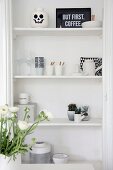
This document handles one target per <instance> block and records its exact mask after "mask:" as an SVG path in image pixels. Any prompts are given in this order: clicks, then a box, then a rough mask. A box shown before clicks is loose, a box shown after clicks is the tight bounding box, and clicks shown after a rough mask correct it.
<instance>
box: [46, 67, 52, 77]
mask: <svg viewBox="0 0 113 170" xmlns="http://www.w3.org/2000/svg"><path fill="white" fill-rule="evenodd" d="M53 72H54V65H47V66H46V75H48V76H52V75H53Z"/></svg>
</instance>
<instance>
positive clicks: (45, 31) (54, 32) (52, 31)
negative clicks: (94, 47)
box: [13, 28, 102, 36]
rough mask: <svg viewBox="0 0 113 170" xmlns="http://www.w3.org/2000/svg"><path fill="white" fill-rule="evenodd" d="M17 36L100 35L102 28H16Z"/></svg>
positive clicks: (15, 33)
mask: <svg viewBox="0 0 113 170" xmlns="http://www.w3.org/2000/svg"><path fill="white" fill-rule="evenodd" d="M13 31H14V35H15V36H32V35H37V36H100V35H102V28H14V29H13Z"/></svg>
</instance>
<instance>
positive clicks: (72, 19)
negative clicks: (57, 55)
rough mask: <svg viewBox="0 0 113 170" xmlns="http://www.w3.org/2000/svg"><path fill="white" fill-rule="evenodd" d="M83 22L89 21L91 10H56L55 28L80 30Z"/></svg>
mask: <svg viewBox="0 0 113 170" xmlns="http://www.w3.org/2000/svg"><path fill="white" fill-rule="evenodd" d="M85 21H91V8H57V9H56V28H81V27H82V26H81V24H82V23H83V22H85Z"/></svg>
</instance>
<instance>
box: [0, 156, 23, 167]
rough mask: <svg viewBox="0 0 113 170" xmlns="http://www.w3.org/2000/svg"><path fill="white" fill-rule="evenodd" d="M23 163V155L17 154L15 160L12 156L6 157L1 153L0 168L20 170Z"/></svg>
mask: <svg viewBox="0 0 113 170" xmlns="http://www.w3.org/2000/svg"><path fill="white" fill-rule="evenodd" d="M20 165H21V156H20V155H19V156H17V159H16V160H15V161H14V160H13V159H10V157H5V156H4V155H2V154H0V170H19V166H20Z"/></svg>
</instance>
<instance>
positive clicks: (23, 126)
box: [18, 120, 30, 130]
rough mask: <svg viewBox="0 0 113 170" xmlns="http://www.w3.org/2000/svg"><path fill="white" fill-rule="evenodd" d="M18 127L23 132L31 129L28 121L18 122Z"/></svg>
mask: <svg viewBox="0 0 113 170" xmlns="http://www.w3.org/2000/svg"><path fill="white" fill-rule="evenodd" d="M18 126H19V128H20V129H21V130H26V129H28V128H29V127H30V125H29V124H28V123H27V122H26V121H21V120H19V121H18Z"/></svg>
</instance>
